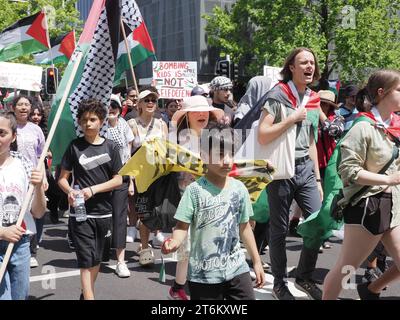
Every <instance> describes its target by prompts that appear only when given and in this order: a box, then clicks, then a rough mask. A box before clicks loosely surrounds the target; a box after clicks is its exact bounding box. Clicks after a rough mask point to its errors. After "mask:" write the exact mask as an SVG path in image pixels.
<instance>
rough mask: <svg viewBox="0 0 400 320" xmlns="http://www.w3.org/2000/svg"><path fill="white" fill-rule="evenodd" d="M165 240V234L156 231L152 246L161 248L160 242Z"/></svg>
mask: <svg viewBox="0 0 400 320" xmlns="http://www.w3.org/2000/svg"><path fill="white" fill-rule="evenodd" d="M164 241H165V236H164V235H163V233H162V232H158V233H157V235H156V236H155V237H154V238H153V242H152V243H153V248H161V246H162V244H163V243H164Z"/></svg>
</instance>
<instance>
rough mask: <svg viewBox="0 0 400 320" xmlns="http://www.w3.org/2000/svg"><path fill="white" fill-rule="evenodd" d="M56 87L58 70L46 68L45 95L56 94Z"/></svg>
mask: <svg viewBox="0 0 400 320" xmlns="http://www.w3.org/2000/svg"><path fill="white" fill-rule="evenodd" d="M57 87H58V69H57V68H56V67H54V68H53V67H48V68H47V69H46V93H47V94H56V92H57Z"/></svg>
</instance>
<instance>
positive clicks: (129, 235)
mask: <svg viewBox="0 0 400 320" xmlns="http://www.w3.org/2000/svg"><path fill="white" fill-rule="evenodd" d="M136 233H137V229H136V227H128V228H127V230H126V242H127V243H133V242H135V238H136Z"/></svg>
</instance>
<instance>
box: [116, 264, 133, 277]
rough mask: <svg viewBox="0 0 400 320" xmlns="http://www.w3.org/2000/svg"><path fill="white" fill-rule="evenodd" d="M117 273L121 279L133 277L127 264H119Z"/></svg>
mask: <svg viewBox="0 0 400 320" xmlns="http://www.w3.org/2000/svg"><path fill="white" fill-rule="evenodd" d="M115 273H116V274H117V276H118V277H120V278H129V277H130V276H131V272H130V271H129V269H128V266H127V265H126V263H125V262H118V264H117V267H116V268H115Z"/></svg>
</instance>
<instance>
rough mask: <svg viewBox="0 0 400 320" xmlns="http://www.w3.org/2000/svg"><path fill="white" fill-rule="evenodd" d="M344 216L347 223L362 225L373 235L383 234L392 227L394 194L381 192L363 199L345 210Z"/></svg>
mask: <svg viewBox="0 0 400 320" xmlns="http://www.w3.org/2000/svg"><path fill="white" fill-rule="evenodd" d="M343 218H344V222H345V223H346V224H358V225H362V226H363V227H364V228H365V229H367V230H368V231H369V232H370V233H372V234H373V235H378V234H382V233H384V232H385V231H387V230H389V229H390V222H391V221H392V194H391V193H385V192H381V193H378V194H375V195H373V196H370V197H368V198H364V199H361V200H360V201H359V202H358V203H357V204H356V205H354V206H351V205H349V206H347V207H346V208H345V209H344V210H343Z"/></svg>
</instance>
